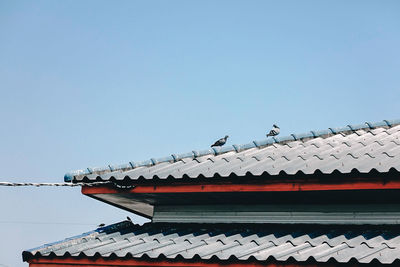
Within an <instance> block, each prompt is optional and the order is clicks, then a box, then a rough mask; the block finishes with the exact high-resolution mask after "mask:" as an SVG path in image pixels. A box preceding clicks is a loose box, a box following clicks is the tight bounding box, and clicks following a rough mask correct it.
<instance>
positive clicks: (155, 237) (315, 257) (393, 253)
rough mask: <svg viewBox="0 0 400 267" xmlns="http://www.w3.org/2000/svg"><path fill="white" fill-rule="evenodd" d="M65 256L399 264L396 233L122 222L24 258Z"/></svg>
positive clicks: (341, 228) (399, 244) (390, 230)
mask: <svg viewBox="0 0 400 267" xmlns="http://www.w3.org/2000/svg"><path fill="white" fill-rule="evenodd" d="M69 256H71V257H75V258H76V257H88V258H96V257H102V258H115V257H116V258H125V259H129V258H138V259H140V258H146V257H147V258H150V259H164V258H167V259H173V260H191V259H200V260H209V259H216V260H220V261H226V260H234V261H242V262H243V261H262V262H265V261H267V260H276V261H281V262H282V261H287V260H289V259H292V260H295V261H297V262H305V261H310V260H311V261H316V262H327V261H329V260H334V261H336V262H340V263H347V262H349V261H351V260H353V261H354V260H355V261H356V262H358V263H370V262H373V261H377V262H380V263H384V264H390V263H393V262H394V261H398V260H399V259H400V228H399V227H397V226H396V227H393V226H392V227H378V226H375V227H371V226H358V227H355V226H335V225H333V226H332V225H330V226H315V225H301V226H299V225H294V226H291V225H286V226H285V225H278V226H277V225H274V224H261V225H252V224H182V223H180V224H171V223H170V224H163V223H148V224H145V225H143V226H139V225H134V224H132V223H130V222H128V221H125V222H121V223H117V224H113V225H109V226H106V227H103V228H99V229H96V230H94V231H91V232H88V233H84V234H82V235H79V236H76V237H72V238H68V239H65V240H63V241H60V242H56V243H51V244H45V245H43V246H41V247H38V248H35V249H31V250H28V251H24V252H23V258H24V260H25V261H27V260H29V259H31V258H35V257H49V258H55V257H69Z"/></svg>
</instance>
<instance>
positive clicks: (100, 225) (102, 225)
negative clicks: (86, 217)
mask: <svg viewBox="0 0 400 267" xmlns="http://www.w3.org/2000/svg"><path fill="white" fill-rule="evenodd" d="M104 226H106V225H105V224H104V223H101V224H99V225H97V227H99V228H100V227H104Z"/></svg>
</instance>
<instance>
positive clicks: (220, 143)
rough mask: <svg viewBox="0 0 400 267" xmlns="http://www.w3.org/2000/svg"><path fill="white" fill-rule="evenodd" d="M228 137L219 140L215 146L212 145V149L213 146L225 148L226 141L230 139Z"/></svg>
mask: <svg viewBox="0 0 400 267" xmlns="http://www.w3.org/2000/svg"><path fill="white" fill-rule="evenodd" d="M228 137H229V136H228V135H225V137H224V138H221V139H219V140H218V141H216V142H215V143H214V144H213V145H211V147H213V146H223V145H225V143H226V140H227V139H228Z"/></svg>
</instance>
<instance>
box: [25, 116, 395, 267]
mask: <svg viewBox="0 0 400 267" xmlns="http://www.w3.org/2000/svg"><path fill="white" fill-rule="evenodd" d="M65 181H70V182H74V183H78V182H85V183H95V182H99V181H103V182H104V184H96V185H94V186H83V187H82V193H83V194H85V195H87V196H89V197H92V198H95V199H98V200H100V201H103V202H105V203H108V204H111V205H114V206H117V207H119V208H122V209H125V210H129V211H131V212H134V213H136V214H140V215H142V216H145V217H147V218H150V219H151V222H150V223H147V224H144V225H142V226H140V225H135V224H133V223H131V222H130V221H123V222H120V223H116V224H113V225H109V226H105V227H101V228H98V229H96V230H94V231H91V232H87V233H84V234H82V235H79V236H75V237H71V238H67V239H65V240H62V241H59V242H55V243H51V244H46V245H44V246H41V247H38V248H35V249H31V250H27V251H24V252H23V260H24V261H27V262H28V263H29V264H30V267H44V266H57V267H60V266H69V267H71V266H86V267H89V266H103V267H104V266H171V267H172V266H174V267H179V266H196V267H220V266H224V267H241V266H254V267H257V266H269V267H272V266H273V267H276V266H287V267H297V266H310V267H311V266H312V267H316V266H359V265H364V266H383V265H385V266H387V265H391V266H400V264H399V259H400V227H399V222H400V197H399V196H400V120H396V121H386V120H385V121H383V122H378V123H365V124H361V125H348V126H346V127H343V128H339V129H332V128H330V129H328V130H324V131H311V132H309V133H305V134H292V135H290V136H286V137H273V138H269V139H267V140H263V141H254V142H252V143H249V144H245V145H233V146H225V147H222V148H214V149H208V150H204V151H192V152H190V153H187V154H181V155H171V156H169V157H166V158H161V159H151V160H148V161H144V162H129V163H128V164H125V165H121V166H107V167H106V168H96V169H91V168H88V169H86V170H81V171H77V172H73V173H69V174H67V175H66V176H65Z"/></svg>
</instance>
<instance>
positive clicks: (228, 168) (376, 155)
mask: <svg viewBox="0 0 400 267" xmlns="http://www.w3.org/2000/svg"><path fill="white" fill-rule="evenodd" d="M399 124H400V120H396V121H383V122H382V123H366V124H364V125H349V126H346V127H344V128H340V129H329V130H326V131H311V132H310V133H306V134H298V135H296V134H292V135H291V136H288V137H282V138H280V137H277V138H271V139H267V140H264V141H254V142H252V143H249V144H246V145H233V146H227V147H223V148H221V149H219V148H218V149H217V148H213V149H209V150H205V151H193V152H190V153H186V154H182V155H171V156H169V157H166V158H162V159H151V160H149V161H144V162H139V163H135V162H130V163H128V164H124V165H121V166H108V167H107V168H94V169H91V168H88V169H87V170H82V171H77V172H73V173H70V174H66V176H65V180H67V181H70V180H71V179H73V180H74V181H76V182H77V181H82V180H89V181H94V180H96V179H103V180H108V179H111V178H115V179H117V180H122V179H124V178H125V177H127V178H129V179H131V180H139V179H154V178H159V179H167V178H169V177H172V178H174V179H181V178H183V177H184V176H185V177H186V176H187V177H190V178H196V177H199V176H204V177H214V176H215V175H219V176H222V177H227V176H229V175H231V174H236V175H238V176H244V175H246V173H250V174H252V175H255V176H258V175H261V174H264V173H267V174H269V175H278V174H279V173H280V172H284V173H286V174H296V173H299V172H302V173H305V174H313V173H315V172H316V171H318V170H319V171H321V172H322V173H324V174H330V173H332V172H333V171H339V172H341V173H350V172H351V171H352V170H357V171H359V172H361V173H368V172H370V171H371V170H373V169H375V170H377V171H378V172H382V173H384V172H388V171H389V170H390V169H395V170H397V171H400V125H399Z"/></svg>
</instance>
